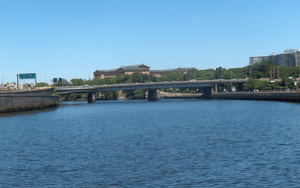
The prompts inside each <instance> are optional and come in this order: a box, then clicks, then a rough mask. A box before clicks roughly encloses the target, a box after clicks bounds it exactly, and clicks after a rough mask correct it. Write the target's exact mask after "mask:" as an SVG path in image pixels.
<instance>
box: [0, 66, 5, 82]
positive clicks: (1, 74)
mask: <svg viewBox="0 0 300 188" xmlns="http://www.w3.org/2000/svg"><path fill="white" fill-rule="evenodd" d="M0 69H6V67H2V68H0ZM1 84H2V73H1Z"/></svg>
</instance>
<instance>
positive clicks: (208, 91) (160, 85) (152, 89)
mask: <svg viewBox="0 0 300 188" xmlns="http://www.w3.org/2000/svg"><path fill="white" fill-rule="evenodd" d="M246 82H248V80H247V79H237V80H234V79H233V80H197V81H173V82H149V83H131V84H114V85H93V86H65V87H56V88H55V91H57V92H58V94H69V93H88V102H89V103H94V102H95V92H103V91H119V90H137V89H145V90H148V100H149V101H159V100H160V95H159V90H158V89H165V88H204V93H203V97H204V98H211V96H212V93H214V92H217V84H222V83H223V84H224V83H238V84H239V85H240V86H241V85H242V84H243V83H246Z"/></svg>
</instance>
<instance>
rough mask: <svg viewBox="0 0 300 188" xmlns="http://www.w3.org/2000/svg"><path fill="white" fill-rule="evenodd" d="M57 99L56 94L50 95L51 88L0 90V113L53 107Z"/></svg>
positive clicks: (56, 104) (56, 103)
mask: <svg viewBox="0 0 300 188" xmlns="http://www.w3.org/2000/svg"><path fill="white" fill-rule="evenodd" d="M58 101H59V97H58V96H52V88H45V89H36V90H28V91H23V90H22V91H10V92H0V113H5V112H16V111H25V110H35V109H44V108H50V107H55V106H58V105H59V103H58Z"/></svg>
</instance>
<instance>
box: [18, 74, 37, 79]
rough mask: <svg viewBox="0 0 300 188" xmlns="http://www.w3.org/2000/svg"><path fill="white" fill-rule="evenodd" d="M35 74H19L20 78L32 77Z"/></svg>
mask: <svg viewBox="0 0 300 188" xmlns="http://www.w3.org/2000/svg"><path fill="white" fill-rule="evenodd" d="M35 76H36V74H35V73H26V74H19V78H20V79H34V78H35Z"/></svg>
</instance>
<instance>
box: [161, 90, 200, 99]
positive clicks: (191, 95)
mask: <svg viewBox="0 0 300 188" xmlns="http://www.w3.org/2000/svg"><path fill="white" fill-rule="evenodd" d="M202 95H203V93H169V92H163V91H161V92H160V97H161V98H162V99H195V98H201V97H202Z"/></svg>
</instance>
